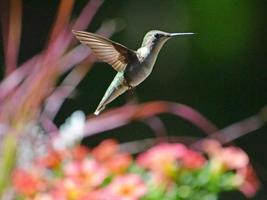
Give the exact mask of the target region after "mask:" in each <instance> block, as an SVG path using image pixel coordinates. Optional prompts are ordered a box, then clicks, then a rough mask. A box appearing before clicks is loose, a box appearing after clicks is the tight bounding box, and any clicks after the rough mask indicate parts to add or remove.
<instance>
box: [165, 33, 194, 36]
mask: <svg viewBox="0 0 267 200" xmlns="http://www.w3.org/2000/svg"><path fill="white" fill-rule="evenodd" d="M194 34H195V33H170V37H175V36H182V35H194Z"/></svg>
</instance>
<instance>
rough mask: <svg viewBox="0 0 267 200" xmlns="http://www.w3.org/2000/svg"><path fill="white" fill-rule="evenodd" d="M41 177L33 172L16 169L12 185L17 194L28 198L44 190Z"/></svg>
mask: <svg viewBox="0 0 267 200" xmlns="http://www.w3.org/2000/svg"><path fill="white" fill-rule="evenodd" d="M40 176H41V175H38V174H36V173H33V172H32V171H31V172H28V171H27V170H24V169H16V170H15V171H14V172H13V176H12V183H13V185H14V187H15V189H16V191H17V192H19V193H21V194H23V195H26V196H32V195H34V194H35V193H37V192H39V191H41V190H42V189H43V183H42V181H41V178H40Z"/></svg>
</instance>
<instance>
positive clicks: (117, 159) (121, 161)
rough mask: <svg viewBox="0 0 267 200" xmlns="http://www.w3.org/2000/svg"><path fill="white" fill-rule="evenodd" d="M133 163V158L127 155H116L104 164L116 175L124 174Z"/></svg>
mask: <svg viewBox="0 0 267 200" xmlns="http://www.w3.org/2000/svg"><path fill="white" fill-rule="evenodd" d="M131 163H132V157H131V156H130V155H129V154H126V153H120V154H115V155H114V156H113V157H111V158H110V159H108V160H107V161H106V162H104V163H103V164H104V165H105V166H106V167H107V168H108V169H109V170H110V171H111V172H112V173H115V174H122V173H124V172H125V171H126V170H127V168H128V167H129V166H130V164H131Z"/></svg>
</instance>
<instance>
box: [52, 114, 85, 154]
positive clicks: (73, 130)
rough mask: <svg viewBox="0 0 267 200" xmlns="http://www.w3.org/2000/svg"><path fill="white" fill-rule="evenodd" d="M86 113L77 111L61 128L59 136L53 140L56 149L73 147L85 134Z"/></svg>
mask: <svg viewBox="0 0 267 200" xmlns="http://www.w3.org/2000/svg"><path fill="white" fill-rule="evenodd" d="M85 121H86V119H85V115H84V113H83V112H82V111H75V112H74V113H73V114H72V115H71V116H70V117H69V118H68V119H67V120H66V121H65V123H64V124H62V125H61V126H60V128H59V133H60V134H59V136H58V137H56V138H55V139H54V141H53V146H54V148H55V149H58V150H62V149H65V148H67V147H72V146H74V145H75V144H77V143H78V142H80V141H81V139H82V138H83V136H84V127H85Z"/></svg>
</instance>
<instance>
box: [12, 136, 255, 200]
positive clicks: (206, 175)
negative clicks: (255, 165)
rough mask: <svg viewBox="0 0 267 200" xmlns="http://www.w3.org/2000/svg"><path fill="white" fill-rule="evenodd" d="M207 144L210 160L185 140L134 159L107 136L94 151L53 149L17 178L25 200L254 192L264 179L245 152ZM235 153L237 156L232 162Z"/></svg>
mask: <svg viewBox="0 0 267 200" xmlns="http://www.w3.org/2000/svg"><path fill="white" fill-rule="evenodd" d="M206 144H211V145H213V146H211V147H209V148H208V147H207V149H209V153H208V156H207V158H205V157H204V156H203V155H202V154H201V152H197V151H194V150H191V149H189V148H187V147H186V146H184V145H183V144H179V143H174V144H169V143H162V144H158V145H155V146H154V147H152V148H151V149H148V150H147V151H146V152H144V153H141V154H140V155H139V156H137V158H136V159H134V158H133V157H132V156H131V155H130V154H128V153H124V152H121V151H120V148H119V145H118V143H117V141H115V140H106V141H103V142H102V143H101V144H100V145H98V146H96V147H95V148H93V149H92V150H90V151H89V149H88V148H86V147H82V146H75V147H72V148H68V149H65V150H63V151H62V150H60V151H58V150H53V151H50V152H49V153H48V154H47V156H45V157H43V158H42V159H40V160H38V161H37V162H33V164H32V167H30V168H29V169H30V170H26V169H24V170H22V169H17V170H16V171H15V172H16V173H14V176H13V179H12V180H13V183H14V187H15V189H16V191H17V192H18V194H20V196H22V197H23V198H24V197H25V198H24V199H25V200H54V199H57V200H66V199H70V200H141V199H143V198H145V199H151V200H159V199H173V200H176V199H177V200H178V199H179V198H183V199H184V200H190V199H191V198H194V197H195V196H196V197H199V198H200V199H202V197H203V199H205V198H206V197H210V196H212V198H217V196H218V194H219V193H220V192H222V191H226V190H233V189H239V190H240V191H242V192H243V193H244V194H245V195H246V196H248V197H251V196H253V195H254V194H255V193H256V191H257V190H258V187H259V182H258V180H257V178H256V176H255V174H254V173H253V170H252V167H251V166H250V165H249V163H248V159H247V157H246V155H245V156H244V154H245V153H244V152H243V151H242V150H241V149H239V148H237V147H232V146H231V147H226V148H223V147H222V146H219V145H216V142H215V143H214V142H211V141H209V142H208V143H206ZM214 144H215V145H214ZM214 147H216V148H214ZM207 149H206V150H207ZM229 157H232V158H234V159H236V160H235V161H233V162H232V163H231V164H229V162H230V159H229ZM32 169H33V170H32ZM196 186H197V187H196ZM211 191H212V192H211ZM192 195H193V196H192Z"/></svg>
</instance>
